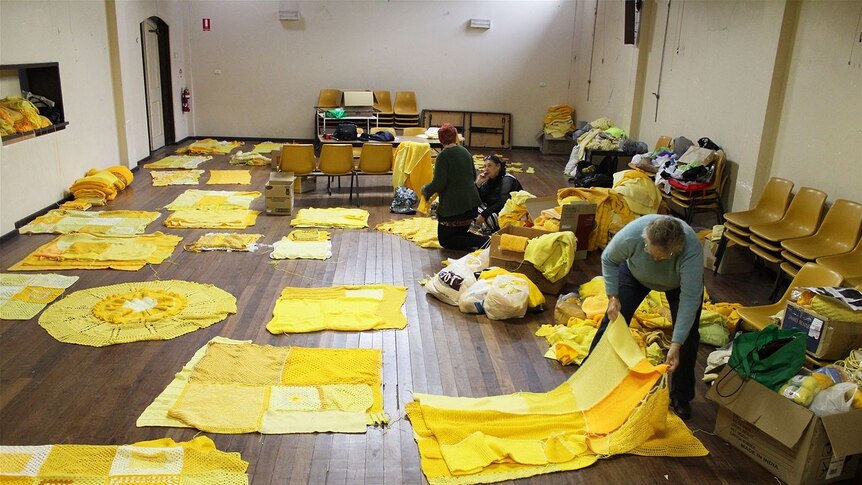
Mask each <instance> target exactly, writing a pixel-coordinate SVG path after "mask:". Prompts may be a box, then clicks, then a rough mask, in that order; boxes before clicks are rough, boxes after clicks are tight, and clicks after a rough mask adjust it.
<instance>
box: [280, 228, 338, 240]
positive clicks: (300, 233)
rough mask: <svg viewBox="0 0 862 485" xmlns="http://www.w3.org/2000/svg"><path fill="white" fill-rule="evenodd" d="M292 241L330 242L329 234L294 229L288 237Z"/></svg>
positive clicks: (312, 230)
mask: <svg viewBox="0 0 862 485" xmlns="http://www.w3.org/2000/svg"><path fill="white" fill-rule="evenodd" d="M287 239H288V240H290V241H328V240H329V232H328V231H319V230H317V229H294V230H292V231H290V234H288V235H287Z"/></svg>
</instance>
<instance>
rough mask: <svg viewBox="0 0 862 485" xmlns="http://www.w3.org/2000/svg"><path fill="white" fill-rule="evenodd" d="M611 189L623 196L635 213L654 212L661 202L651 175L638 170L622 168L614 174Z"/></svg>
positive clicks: (659, 193)
mask: <svg viewBox="0 0 862 485" xmlns="http://www.w3.org/2000/svg"><path fill="white" fill-rule="evenodd" d="M613 189H614V191H615V192H616V193H618V194H620V195H621V196H623V198H624V199H625V201H626V204H628V206H629V209H631V211H632V212H634V213H635V214H637V215H641V216H642V215H644V214H655V213H656V212H658V207H659V205H660V204H661V192H660V191H659V189H658V187H656V185H655V182H653V179H652V177H650V176H649V175H647V174H645V173H644V172H641V171H640V170H623V171H621V172H617V173H615V174H614V186H613Z"/></svg>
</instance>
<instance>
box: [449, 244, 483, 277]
mask: <svg viewBox="0 0 862 485" xmlns="http://www.w3.org/2000/svg"><path fill="white" fill-rule="evenodd" d="M490 260H491V258H490V250H489V249H488V248H485V249H483V250H482V252H480V253H479V254H478V255H474V254H473V253H468V254H465V255H464V256H462V257H460V258H458V259H452V258H449V259H448V261H449V266H451V265H453V264H460V265H462V266H465V267H466V268H467V269H469V270H470V271H472V272H473V273H481V272H482V271H485V270H486V269H488V264H489V263H490Z"/></svg>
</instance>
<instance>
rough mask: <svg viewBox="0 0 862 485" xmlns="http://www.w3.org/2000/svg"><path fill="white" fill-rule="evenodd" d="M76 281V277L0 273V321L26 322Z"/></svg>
mask: <svg viewBox="0 0 862 485" xmlns="http://www.w3.org/2000/svg"><path fill="white" fill-rule="evenodd" d="M76 281H78V277H77V276H62V275H58V274H9V273H0V319H2V320H29V319H31V318H33V317H35V316H36V314H38V313H39V312H40V311H42V309H43V308H45V305H47V304H48V303H51V302H52V301H54V300H55V299H56V298H57V297H58V296H60V295H62V294H63V291H65V289H66V288H68V287H70V286H72V284H74V283H75V282H76Z"/></svg>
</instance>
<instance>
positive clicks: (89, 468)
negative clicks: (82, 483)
mask: <svg viewBox="0 0 862 485" xmlns="http://www.w3.org/2000/svg"><path fill="white" fill-rule="evenodd" d="M116 451H117V450H116V447H115V446H87V445H63V446H59V445H55V446H53V447H51V452H50V453H48V458H47V459H46V460H45V463H44V464H42V468H41V470H40V473H41V474H43V475H47V476H50V475H63V474H76V475H77V474H81V475H89V474H92V475H107V474H108V472H110V471H111V464H112V463H113V462H114V455H115V454H116Z"/></svg>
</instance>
